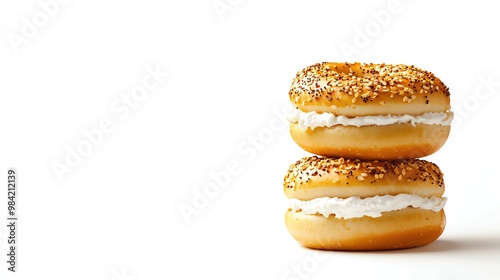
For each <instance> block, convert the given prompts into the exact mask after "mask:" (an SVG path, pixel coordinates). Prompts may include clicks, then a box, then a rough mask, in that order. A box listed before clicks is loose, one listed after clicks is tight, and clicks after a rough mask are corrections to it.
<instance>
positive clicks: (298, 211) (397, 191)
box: [284, 156, 446, 250]
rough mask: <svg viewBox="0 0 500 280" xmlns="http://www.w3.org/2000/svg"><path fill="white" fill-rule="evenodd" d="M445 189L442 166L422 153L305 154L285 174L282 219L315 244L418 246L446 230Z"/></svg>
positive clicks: (324, 246)
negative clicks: (374, 156) (368, 156)
mask: <svg viewBox="0 0 500 280" xmlns="http://www.w3.org/2000/svg"><path fill="white" fill-rule="evenodd" d="M444 190H445V186H444V180H443V173H442V172H441V170H440V169H439V167H438V166H437V165H435V164H434V163H431V162H429V161H425V160H419V159H399V160H391V161H388V160H360V159H346V158H324V157H318V156H312V157H305V158H302V159H300V160H298V161H297V162H296V163H294V164H292V165H291V166H290V168H289V169H288V172H287V174H286V175H285V178H284V192H285V195H286V196H287V198H288V199H289V206H288V210H287V212H286V214H285V224H286V227H287V229H288V231H289V233H290V234H291V235H292V237H293V238H294V239H296V240H297V241H298V242H299V243H301V244H302V245H303V246H305V247H309V248H314V249H325V250H388V249H402V248H411V247H416V246H422V245H425V244H429V243H431V242H433V241H434V240H436V239H437V238H438V237H439V236H440V235H441V234H442V232H443V231H444V227H445V221H446V218H445V213H444V210H443V207H444V205H445V203H446V197H443V194H444Z"/></svg>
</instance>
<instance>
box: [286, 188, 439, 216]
mask: <svg viewBox="0 0 500 280" xmlns="http://www.w3.org/2000/svg"><path fill="white" fill-rule="evenodd" d="M445 204H446V197H434V196H433V197H430V198H426V197H421V196H418V195H414V194H398V195H396V196H392V195H384V196H378V195H377V196H373V197H367V198H360V197H359V196H352V197H349V198H338V197H320V198H315V199H312V200H300V199H296V198H291V199H289V205H288V209H291V210H292V212H297V211H299V210H300V211H302V212H303V213H304V214H321V215H323V216H325V217H326V218H328V216H330V215H335V217H336V218H344V219H350V218H359V217H363V216H369V217H373V218H377V217H380V216H382V212H389V211H395V210H401V209H404V208H407V207H414V208H420V209H425V210H432V211H434V212H439V211H441V209H443V207H444V205H445Z"/></svg>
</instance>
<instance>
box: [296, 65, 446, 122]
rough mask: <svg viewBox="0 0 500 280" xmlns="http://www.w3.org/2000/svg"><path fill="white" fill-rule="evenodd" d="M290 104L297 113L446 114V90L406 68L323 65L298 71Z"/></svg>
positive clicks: (433, 78) (438, 82)
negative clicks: (298, 111)
mask: <svg viewBox="0 0 500 280" xmlns="http://www.w3.org/2000/svg"><path fill="white" fill-rule="evenodd" d="M289 97H290V101H291V102H292V104H293V106H294V108H296V109H298V110H300V111H302V112H306V113H307V112H317V113H332V114H334V115H343V116H346V117H356V116H370V115H387V114H390V115H405V114H407V115H422V114H425V113H434V112H448V111H449V110H450V93H449V89H448V87H447V86H446V85H444V84H443V82H442V81H441V80H440V79H439V78H437V77H436V76H435V75H434V74H432V73H431V72H428V71H425V70H422V69H419V68H417V67H414V66H408V65H402V64H397V65H390V64H364V63H337V62H323V63H318V64H314V65H311V66H308V67H306V68H304V69H303V70H301V71H299V72H298V73H297V75H296V77H295V78H294V79H293V82H292V85H291V88H290V91H289Z"/></svg>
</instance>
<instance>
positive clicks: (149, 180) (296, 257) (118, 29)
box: [0, 0, 500, 280]
mask: <svg viewBox="0 0 500 280" xmlns="http://www.w3.org/2000/svg"><path fill="white" fill-rule="evenodd" d="M44 3H52V6H50V5H48V7H47V5H44ZM54 3H56V5H54ZM492 3H494V2H493V1H461V2H458V1H430V0H429V1H424V0H421V1H409V0H400V1H389V0H381V1H247V0H238V1H237V0H232V1H230V0H229V1H227V0H220V1H215V2H214V1H213V0H205V1H153V0H142V1H118V0H116V1H90V0H87V1H77V0H74V1H71V0H70V1H65V2H64V3H63V1H62V0H61V1H60V2H54V1H49V0H40V1H31V0H30V1H2V6H1V7H0V9H1V11H2V13H3V14H2V23H1V24H2V25H1V26H0V27H1V29H2V36H1V40H2V41H1V48H2V49H1V51H2V60H1V61H0V62H1V65H2V72H1V78H2V80H1V84H2V94H3V96H2V102H1V103H2V112H3V118H4V124H3V129H2V130H3V135H2V138H1V139H2V141H3V147H4V150H3V154H2V156H1V158H2V161H3V163H2V164H3V167H2V169H1V171H2V172H6V169H7V168H8V167H15V168H17V170H18V176H19V177H18V178H19V183H18V192H17V194H18V205H19V208H18V212H17V214H18V217H19V221H18V223H19V226H18V230H19V232H18V236H17V237H18V252H17V254H18V263H17V270H18V272H17V273H15V274H14V273H11V272H7V267H6V263H5V262H4V261H2V265H1V266H0V268H1V273H2V274H0V277H1V278H2V279H4V276H7V277H8V278H7V279H54V280H55V279H74V280H76V279H106V280H110V279H114V280H121V279H136V280H141V279H339V278H341V277H348V278H349V279H422V278H425V279H499V278H500V266H499V265H498V264H499V262H500V215H499V214H498V213H500V200H499V199H498V197H500V177H498V176H497V174H498V170H500V163H499V161H498V157H499V156H500V155H499V153H500V148H499V145H498V143H499V141H500V139H499V136H498V133H496V130H497V129H498V123H497V121H496V120H497V119H498V116H497V115H496V114H497V113H498V102H499V100H500V98H499V94H500V70H499V69H498V64H499V62H500V59H499V54H498V50H499V49H500V44H499V40H498V26H500V17H499V15H498V13H499V12H498V9H497V8H496V7H497V5H495V4H492ZM214 4H215V6H214ZM216 7H218V8H217V9H216ZM224 9H226V10H224ZM30 24H33V26H31V29H30V26H29V25H30ZM35 24H36V25H35ZM33 27H34V28H33ZM23 32H24V34H23ZM321 61H363V62H375V63H380V62H385V63H404V64H413V65H415V66H417V67H420V68H423V69H426V70H429V71H432V72H433V73H434V74H436V75H437V76H438V77H440V78H441V79H442V80H443V81H444V82H445V84H446V85H448V86H449V88H450V91H451V94H452V96H451V98H452V106H453V109H454V111H455V114H456V119H455V121H454V123H453V126H452V133H451V135H450V137H449V140H448V142H447V143H446V144H445V146H444V147H443V148H442V149H441V150H439V151H438V152H437V153H436V154H434V155H432V156H430V157H428V158H427V159H428V160H431V161H433V162H435V163H437V164H438V165H439V166H440V167H441V169H442V170H443V172H444V173H445V181H446V193H445V194H446V196H447V197H448V199H449V200H448V204H447V205H446V207H445V210H446V213H447V218H448V223H447V228H446V230H445V232H444V233H443V235H442V236H441V238H440V239H439V240H438V241H436V242H435V243H433V244H431V245H429V246H424V247H421V248H416V249H410V250H400V251H391V252H318V251H314V250H308V249H305V248H303V247H301V246H300V245H299V244H298V243H297V242H295V240H293V239H292V238H291V237H290V235H289V234H288V232H287V231H286V228H285V225H284V221H283V216H284V212H285V208H286V199H285V196H284V194H283V190H282V187H283V186H282V184H283V176H284V174H285V172H286V170H287V168H288V165H289V164H291V163H293V162H294V161H295V160H297V159H299V158H301V157H303V156H305V155H307V153H306V152H304V151H302V150H301V149H299V148H298V147H297V146H296V145H295V144H294V143H293V141H292V139H291V138H290V136H289V134H288V131H287V129H286V127H285V125H284V124H283V123H282V122H281V121H280V117H281V114H282V111H283V108H285V107H286V106H287V105H288V104H289V101H288V95H287V93H288V88H289V86H290V84H291V81H292V79H293V77H294V75H295V73H296V72H297V71H299V70H300V69H302V68H303V67H305V66H307V65H310V64H313V63H316V62H321ZM147 69H153V70H149V71H159V72H162V73H163V72H168V73H169V75H168V77H159V79H158V82H157V83H156V87H155V89H152V90H148V91H145V94H143V95H137V94H138V93H140V92H137V90H138V88H137V86H141V85H142V83H143V80H144V79H146V80H147V79H149V78H148V77H149V76H148V75H150V74H149V72H148V70H147ZM154 69H157V70H154ZM161 75H163V74H161ZM147 81H148V82H149V83H150V84H152V83H154V82H155V80H147ZM485 81H486V82H485ZM132 94H135V95H134V96H139V97H140V99H141V100H139V99H135V100H134V99H132V101H131V102H132V103H130V104H131V105H125V104H126V103H123V102H124V101H122V98H129V97H131V96H132ZM139 97H138V98H139ZM130 106H135V108H130ZM120 110H121V111H120ZM125 110H129V112H128V114H127V113H125ZM103 121H104V122H108V125H109V126H111V128H110V129H109V130H107V132H103V133H102V135H103V136H102V138H99V137H97V136H95V137H97V138H96V139H97V140H95V144H92V145H91V146H88V145H87V144H88V143H89V142H87V140H86V139H87V138H86V137H85V135H84V131H87V132H91V131H93V132H95V130H96V129H98V128H99V125H100V123H101V122H103ZM86 143H87V144H86ZM79 145H80V146H79ZM85 145H87V146H85ZM84 146H85V147H84ZM78 147H80V148H81V149H84V150H82V151H84V152H85V153H86V155H85V156H83V157H82V158H81V159H80V160H77V159H75V158H72V160H73V162H72V165H73V167H70V166H67V164H68V163H67V162H66V161H67V158H68V157H69V158H71V156H70V154H71V152H70V151H71V150H73V151H75V150H77V148H78ZM82 147H83V148H82ZM89 147H90V148H89ZM85 148H87V150H85ZM89 149H90V150H89ZM73 156H74V155H73ZM58 164H60V165H59V166H61V165H63V164H64V165H65V166H67V170H65V171H68V172H63V174H62V175H61V180H59V179H58V176H57V174H56V172H55V171H54V165H56V166H57V165H58ZM228 165H229V169H230V170H229V171H231V172H232V174H229V175H224V174H228V173H227V171H226V170H227V168H228V167H227V166H228ZM210 174H212V176H211V175H210ZM213 174H215V175H213ZM4 176H6V175H4ZM214 177H216V178H219V180H220V182H219V186H217V187H216V188H213V187H214V186H215V183H216V180H215V179H213V178H214ZM3 178H4V181H5V180H6V178H5V177H3ZM2 184H3V183H2ZM5 184H6V183H5ZM222 185H224V186H223V188H221V186H222ZM5 189H6V187H2V190H3V191H2V199H1V201H0V202H1V207H2V208H1V213H2V217H4V215H5V213H6V210H4V209H6V205H5V201H6V198H5V195H6V191H5ZM204 189H205V191H206V190H210V191H211V192H210V196H211V197H209V198H206V199H205V200H203V199H202V198H200V196H201V195H200V192H203V190H204ZM193 200H196V201H197V202H198V208H197V209H195V208H194V207H195V205H193ZM181 207H185V208H184V209H187V208H186V207H193V208H192V210H193V209H194V210H193V211H192V212H191V214H192V215H188V216H187V217H186V216H183V215H182V214H181V211H180V208H181ZM4 221H5V218H2V227H1V229H0V241H1V245H0V246H1V249H2V255H3V256H4V257H0V259H2V260H4V259H5V258H6V255H5V254H6V251H5V250H6V249H7V246H6V245H7V244H6V243H7V242H6V238H7V237H8V231H7V228H6V227H5V225H4Z"/></svg>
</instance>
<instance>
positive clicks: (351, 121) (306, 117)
mask: <svg viewBox="0 0 500 280" xmlns="http://www.w3.org/2000/svg"><path fill="white" fill-rule="evenodd" d="M288 120H289V121H290V122H293V123H298V124H299V127H300V128H301V129H303V130H306V129H308V128H311V129H314V128H316V127H332V126H335V125H345V126H357V127H360V126H365V125H390V124H398V123H410V124H411V125H413V126H415V124H417V123H419V124H431V125H433V124H434V125H446V126H447V125H450V124H451V121H452V120H453V112H451V111H450V112H430V113H424V114H422V115H418V116H412V115H375V116H359V117H346V116H343V115H334V114H332V113H321V114H318V113H316V112H302V111H300V110H298V109H294V110H293V111H292V112H291V114H290V115H289V116H288Z"/></svg>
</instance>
